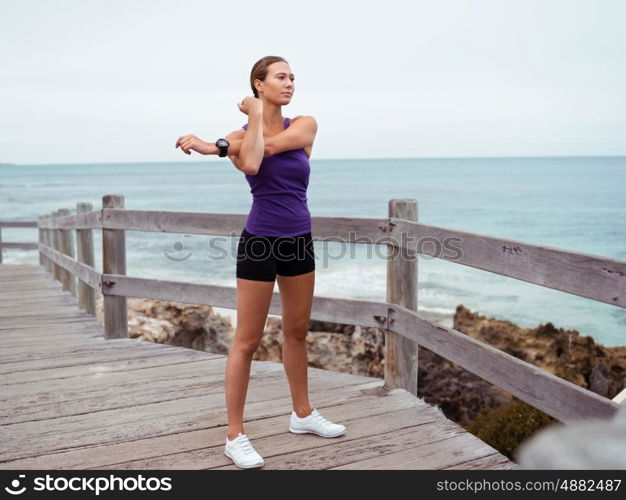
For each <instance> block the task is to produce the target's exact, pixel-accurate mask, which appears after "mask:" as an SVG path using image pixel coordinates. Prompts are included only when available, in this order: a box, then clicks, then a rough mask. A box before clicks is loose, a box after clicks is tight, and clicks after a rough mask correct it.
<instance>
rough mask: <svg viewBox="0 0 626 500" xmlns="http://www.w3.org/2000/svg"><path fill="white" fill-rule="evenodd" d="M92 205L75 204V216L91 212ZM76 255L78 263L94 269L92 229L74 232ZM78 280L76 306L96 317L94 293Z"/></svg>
mask: <svg viewBox="0 0 626 500" xmlns="http://www.w3.org/2000/svg"><path fill="white" fill-rule="evenodd" d="M92 210H93V205H92V204H91V203H83V202H80V203H77V204H76V215H78V214H81V213H84V212H91V211H92ZM76 255H77V259H78V262H81V263H83V264H86V265H88V266H91V267H95V258H94V251H93V229H91V228H89V229H77V230H76ZM76 279H77V280H78V306H79V307H80V308H81V309H84V310H85V311H87V312H88V313H89V314H91V315H93V316H95V315H96V293H95V290H94V289H93V288H91V287H90V286H89V285H88V284H87V283H84V282H83V281H82V280H80V279H78V278H76Z"/></svg>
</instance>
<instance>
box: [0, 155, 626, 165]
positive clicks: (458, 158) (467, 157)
mask: <svg viewBox="0 0 626 500" xmlns="http://www.w3.org/2000/svg"><path fill="white" fill-rule="evenodd" d="M546 158H626V154H617V155H530V156H398V157H368V158H312V159H311V161H363V160H473V159H478V160H491V159H493V160H501V159H546ZM204 162H207V163H213V162H215V163H221V161H220V160H219V159H217V158H216V159H213V160H196V161H194V162H193V163H204ZM144 163H151V164H154V163H189V162H188V161H185V160H180V161H177V160H172V161H114V162H74V163H11V162H6V163H4V162H0V167H4V166H45V165H111V164H144Z"/></svg>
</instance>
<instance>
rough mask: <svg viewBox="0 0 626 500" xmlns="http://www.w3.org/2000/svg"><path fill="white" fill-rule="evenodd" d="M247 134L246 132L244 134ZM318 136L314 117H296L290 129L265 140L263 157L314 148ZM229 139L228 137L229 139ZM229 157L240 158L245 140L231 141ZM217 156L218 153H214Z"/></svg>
mask: <svg viewBox="0 0 626 500" xmlns="http://www.w3.org/2000/svg"><path fill="white" fill-rule="evenodd" d="M244 133H245V132H244ZM316 134H317V121H316V120H315V118H313V117H312V116H296V117H295V118H294V119H293V120H292V121H291V123H290V124H289V127H288V128H286V129H285V130H283V131H282V132H279V133H278V134H276V135H274V136H272V137H266V138H265V141H264V142H265V144H264V146H265V148H264V154H263V157H264V158H265V157H267V156H271V155H276V154H278V153H282V152H284V151H291V150H293V149H300V148H306V147H307V146H312V145H313V142H314V141H315V135H316ZM227 139H228V137H227ZM229 143H230V145H229V146H228V155H229V156H239V151H240V149H241V144H242V143H243V139H234V140H230V139H229ZM214 154H217V153H214Z"/></svg>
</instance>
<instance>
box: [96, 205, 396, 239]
mask: <svg viewBox="0 0 626 500" xmlns="http://www.w3.org/2000/svg"><path fill="white" fill-rule="evenodd" d="M102 212H103V221H102V227H103V228H109V229H126V230H132V231H154V232H163V233H185V234H212V235H222V236H229V237H239V235H240V234H241V231H242V229H243V227H244V225H245V222H246V215H245V214H225V213H206V212H171V211H170V212H165V211H158V210H121V209H107V208H105V209H103V210H102ZM386 224H387V218H375V219H374V218H366V217H317V216H314V217H311V226H312V227H311V232H312V233H313V240H314V241H315V240H317V239H323V240H324V241H339V242H343V243H369V244H377V243H379V242H378V240H379V239H380V237H381V236H384V232H383V230H382V229H381V227H383V226H384V227H385V229H386Z"/></svg>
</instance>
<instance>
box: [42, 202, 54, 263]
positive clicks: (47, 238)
mask: <svg viewBox="0 0 626 500" xmlns="http://www.w3.org/2000/svg"><path fill="white" fill-rule="evenodd" d="M49 219H50V214H46V215H43V216H42V220H44V221H46V222H47V221H48V220H49ZM43 241H44V244H45V245H46V246H48V247H52V229H44V230H43ZM44 266H45V267H46V271H48V272H49V273H51V274H52V261H51V260H50V259H49V258H48V257H44Z"/></svg>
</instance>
